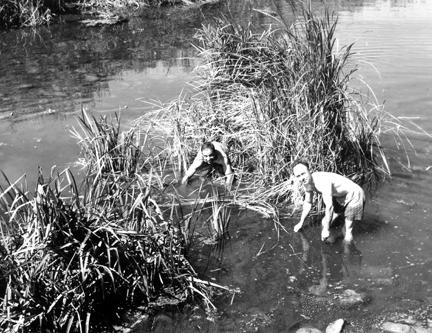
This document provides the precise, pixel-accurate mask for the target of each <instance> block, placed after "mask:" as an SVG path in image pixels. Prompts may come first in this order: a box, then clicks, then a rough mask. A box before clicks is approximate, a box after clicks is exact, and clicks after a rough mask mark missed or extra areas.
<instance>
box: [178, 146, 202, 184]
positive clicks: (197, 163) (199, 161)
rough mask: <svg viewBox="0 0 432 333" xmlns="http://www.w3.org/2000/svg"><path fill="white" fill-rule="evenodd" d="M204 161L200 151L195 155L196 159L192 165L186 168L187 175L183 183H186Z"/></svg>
mask: <svg viewBox="0 0 432 333" xmlns="http://www.w3.org/2000/svg"><path fill="white" fill-rule="evenodd" d="M202 163H203V161H202V158H201V156H200V153H198V155H197V156H196V157H195V159H194V161H193V162H192V164H191V165H190V167H189V168H188V169H187V170H186V172H185V175H184V177H183V179H182V181H181V183H182V184H186V183H187V181H188V180H189V178H190V177H192V176H193V174H194V173H195V172H196V171H197V169H198V168H199V167H200V166H201V165H202Z"/></svg>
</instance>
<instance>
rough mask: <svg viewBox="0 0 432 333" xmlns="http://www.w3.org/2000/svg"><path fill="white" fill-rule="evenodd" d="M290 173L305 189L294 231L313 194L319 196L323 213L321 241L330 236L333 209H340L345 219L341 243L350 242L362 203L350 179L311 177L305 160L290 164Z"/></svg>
mask: <svg viewBox="0 0 432 333" xmlns="http://www.w3.org/2000/svg"><path fill="white" fill-rule="evenodd" d="M293 173H294V176H295V177H296V178H297V179H298V180H299V181H300V183H301V184H302V185H303V187H304V189H305V198H304V201H303V211H302V214H301V217H300V222H299V223H297V224H296V225H295V226H294V232H297V231H299V230H300V229H301V228H302V227H303V224H304V221H305V219H306V217H307V216H308V214H309V212H310V210H311V208H312V202H313V194H314V193H315V192H316V193H318V194H321V195H322V199H323V202H324V205H325V214H324V217H323V219H322V221H321V225H322V231H321V240H322V241H326V240H327V238H328V237H329V236H330V225H331V223H332V222H333V221H334V220H335V219H336V218H337V217H338V216H339V212H336V211H335V208H342V210H343V213H344V217H345V237H344V241H345V242H346V243H350V242H352V241H353V235H352V229H353V223H354V221H360V220H361V219H362V218H363V210H364V204H365V194H364V191H363V189H362V188H361V187H360V186H359V185H357V184H356V183H354V182H353V181H352V180H350V179H348V178H346V177H344V176H341V175H339V174H336V173H333V172H320V171H319V172H314V173H312V174H311V173H310V171H309V165H308V163H307V162H305V161H296V162H294V164H293Z"/></svg>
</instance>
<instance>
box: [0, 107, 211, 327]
mask: <svg viewBox="0 0 432 333" xmlns="http://www.w3.org/2000/svg"><path fill="white" fill-rule="evenodd" d="M79 124H80V127H79V129H74V130H73V131H72V132H73V134H74V135H75V137H77V138H79V144H80V146H81V148H82V153H83V155H84V156H85V157H86V160H85V162H84V161H83V160H81V164H82V165H84V166H85V170H86V172H87V173H86V175H85V177H84V180H83V183H82V184H78V183H77V181H76V179H75V177H74V175H73V174H72V173H71V172H70V171H69V170H65V171H62V172H56V171H55V170H54V169H53V170H52V172H51V175H50V176H49V178H45V177H44V176H43V174H42V172H40V174H39V178H38V182H37V187H36V189H35V191H34V192H31V191H30V190H29V189H28V188H27V185H26V183H25V178H22V179H19V180H17V181H15V182H10V181H9V180H8V179H7V177H6V176H5V175H4V178H5V182H6V184H7V185H6V186H4V187H3V188H1V195H0V204H1V210H2V212H4V214H3V215H2V221H1V222H2V223H1V230H2V236H3V237H2V239H1V240H0V242H1V249H2V251H1V253H2V254H1V257H2V261H1V271H2V276H3V277H4V278H3V284H4V285H2V288H3V290H2V297H3V300H2V311H1V315H0V327H1V329H2V330H4V331H8V330H9V331H20V330H25V331H31V330H33V329H34V330H47V331H55V332H59V331H65V332H89V331H92V330H93V329H95V328H96V327H97V326H98V325H106V326H109V325H112V324H113V322H115V321H116V319H119V318H120V317H121V314H122V312H123V311H124V310H126V309H128V308H133V307H136V306H137V305H149V304H150V303H155V302H156V303H157V302H158V299H159V297H160V296H162V295H163V296H165V297H169V298H171V299H172V300H175V302H177V303H178V302H184V301H186V300H190V299H193V298H198V299H200V300H201V302H203V303H204V304H205V305H206V306H207V308H209V309H212V308H213V307H214V306H213V304H212V303H211V299H210V294H211V288H213V287H215V286H216V284H214V283H213V284H208V283H206V282H205V281H203V280H200V279H198V278H197V274H196V272H195V271H194V269H193V267H192V266H191V264H190V263H189V261H188V260H187V257H186V250H187V247H188V242H189V237H190V238H191V237H192V236H193V235H191V234H190V233H191V232H193V230H192V227H190V224H191V222H193V220H194V219H197V217H196V216H197V208H199V205H198V204H197V207H195V208H193V209H192V210H191V211H190V212H189V214H188V215H184V216H180V215H179V216H176V219H173V216H174V213H173V205H171V207H170V208H169V210H168V211H171V215H168V214H166V212H165V211H164V209H163V208H162V207H160V206H159V204H158V202H157V200H156V198H163V196H162V195H159V196H158V194H157V193H158V192H161V193H163V191H164V190H165V188H164V186H161V185H163V181H161V180H156V178H158V174H157V173H154V174H153V173H152V171H151V165H152V163H154V160H155V158H158V157H153V160H151V158H150V157H149V155H151V154H146V153H145V151H146V146H145V145H143V143H145V142H146V140H145V139H143V138H141V137H140V136H139V135H138V134H136V133H134V132H131V131H127V132H124V133H123V132H121V131H120V120H119V119H118V118H116V120H115V121H114V122H110V121H109V120H107V119H106V118H102V119H95V118H94V117H91V116H90V115H88V114H87V113H85V112H83V114H82V116H81V118H80V119H79ZM144 165H147V166H148V167H149V168H150V169H143V166H144ZM154 194H155V195H154ZM179 217H180V218H179ZM191 230H192V231H191ZM107 318H109V320H107Z"/></svg>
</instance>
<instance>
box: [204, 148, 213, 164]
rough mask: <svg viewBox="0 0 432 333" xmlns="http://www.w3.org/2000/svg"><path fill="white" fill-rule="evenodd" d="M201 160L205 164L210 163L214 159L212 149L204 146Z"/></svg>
mask: <svg viewBox="0 0 432 333" xmlns="http://www.w3.org/2000/svg"><path fill="white" fill-rule="evenodd" d="M201 153H202V157H203V161H204V162H205V163H207V164H211V163H212V161H213V160H214V159H215V157H216V156H215V152H214V151H213V150H212V149H209V148H206V149H204V150H203V151H202V152H201Z"/></svg>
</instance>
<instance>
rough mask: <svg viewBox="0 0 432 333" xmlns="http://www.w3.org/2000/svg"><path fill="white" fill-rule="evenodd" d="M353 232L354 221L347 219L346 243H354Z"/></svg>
mask: <svg viewBox="0 0 432 333" xmlns="http://www.w3.org/2000/svg"><path fill="white" fill-rule="evenodd" d="M352 230H353V221H352V220H348V219H347V218H345V237H344V242H345V243H351V242H352V241H353V235H352Z"/></svg>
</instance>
